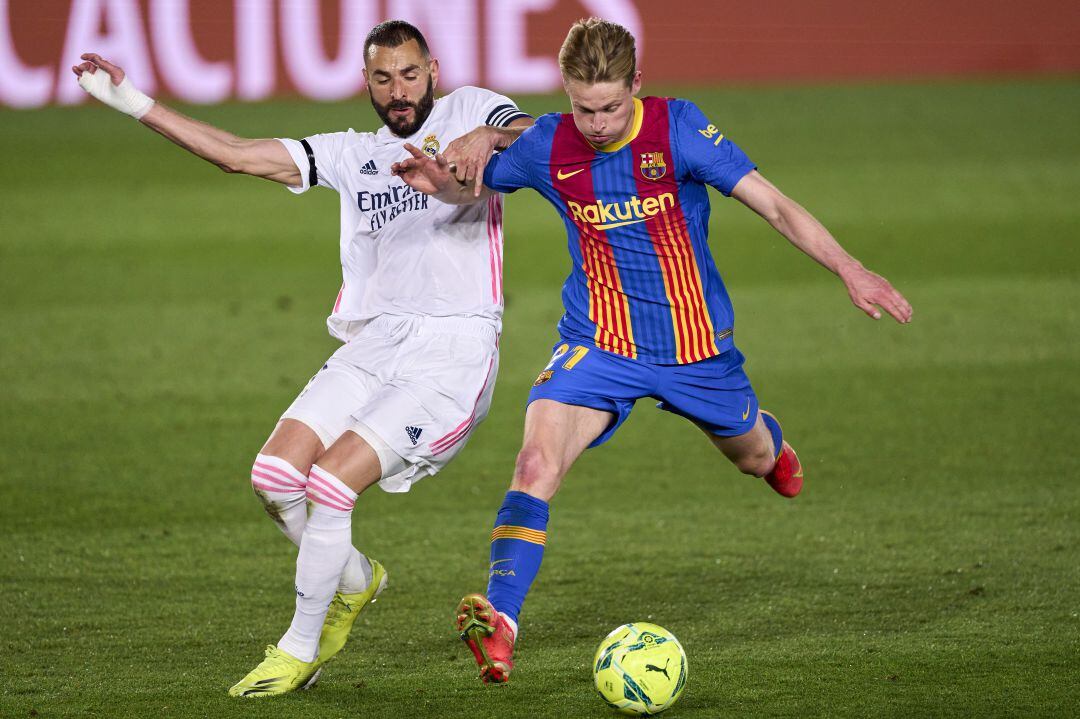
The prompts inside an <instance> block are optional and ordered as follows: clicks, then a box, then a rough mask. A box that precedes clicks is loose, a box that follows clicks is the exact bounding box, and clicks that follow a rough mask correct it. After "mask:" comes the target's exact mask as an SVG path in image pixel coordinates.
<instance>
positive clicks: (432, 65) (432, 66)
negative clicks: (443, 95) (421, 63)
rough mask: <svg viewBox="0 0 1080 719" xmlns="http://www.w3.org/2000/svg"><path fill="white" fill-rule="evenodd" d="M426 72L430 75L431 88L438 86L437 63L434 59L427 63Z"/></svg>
mask: <svg viewBox="0 0 1080 719" xmlns="http://www.w3.org/2000/svg"><path fill="white" fill-rule="evenodd" d="M428 72H430V73H431V88H432V89H435V88H436V87H438V86H439V61H438V60H437V59H435V58H431V62H429V63H428Z"/></svg>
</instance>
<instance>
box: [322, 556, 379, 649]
mask: <svg viewBox="0 0 1080 719" xmlns="http://www.w3.org/2000/svg"><path fill="white" fill-rule="evenodd" d="M368 561H370V562H371V584H369V585H368V588H367V589H365V590H364V591H362V592H358V593H356V594H342V593H341V592H335V593H334V598H333V600H332V601H331V602H330V608H329V609H327V610H326V620H325V621H324V622H323V628H322V634H321V635H319V656H318V658H317V659H316V660H315V667H316V668H317V669H321V668H322V666H323V665H325V664H326V663H327V662H329V661H330V660H331V659H333V658H334V656H335V655H336V654H337V653H338V652H340V651H341V648H342V647H344V646H345V642H346V641H348V639H349V632H351V631H352V628H353V623H355V622H356V618H357V617H358V616H360V610H362V609H363V608H364V607H366V606H367V605H368V604H370V603H371V602H374V601H375V598H376V597H378V596H379V594H380V593H381V592H382V590H383V589H385V588H386V570H385V569H384V568H383V565H381V564H379V563H378V562H376V561H375V560H374V559H369V560H368Z"/></svg>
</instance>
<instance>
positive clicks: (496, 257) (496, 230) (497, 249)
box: [487, 195, 502, 302]
mask: <svg viewBox="0 0 1080 719" xmlns="http://www.w3.org/2000/svg"><path fill="white" fill-rule="evenodd" d="M487 229H488V251H489V254H490V256H491V300H492V301H493V302H499V301H500V300H501V299H502V241H501V239H502V238H501V233H502V201H501V200H500V199H499V196H498V195H492V196H491V197H489V198H488V218H487Z"/></svg>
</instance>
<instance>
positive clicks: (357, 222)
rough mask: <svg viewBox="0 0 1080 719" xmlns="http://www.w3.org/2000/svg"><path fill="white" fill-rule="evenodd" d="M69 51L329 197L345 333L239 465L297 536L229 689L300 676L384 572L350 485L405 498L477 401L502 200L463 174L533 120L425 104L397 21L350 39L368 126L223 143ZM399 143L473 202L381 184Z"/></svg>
mask: <svg viewBox="0 0 1080 719" xmlns="http://www.w3.org/2000/svg"><path fill="white" fill-rule="evenodd" d="M82 59H83V60H84V61H85V62H83V63H81V64H80V65H76V66H74V67H73V68H72V69H73V71H74V72H75V74H76V75H77V76H78V77H79V84H80V85H81V86H82V87H83V88H84V89H85V90H86V91H87V92H89V93H90V94H91V95H93V96H94V97H96V98H98V99H99V100H101V101H102V102H104V103H106V104H108V105H110V106H112V107H114V108H116V109H118V110H121V111H122V112H126V113H127V114H129V115H132V116H133V117H135V118H137V119H139V120H140V121H141V122H142V123H143V124H144V125H147V126H148V127H150V128H151V129H153V130H155V131H157V132H159V133H161V134H162V135H164V136H165V137H167V138H168V139H170V140H172V141H173V142H175V143H176V144H178V145H180V146H181V147H184V148H185V149H187V150H189V151H191V152H193V153H194V154H196V155H198V156H199V157H202V158H204V159H206V160H209V161H210V162H212V163H214V164H216V165H218V166H219V167H221V168H222V169H223V170H225V171H226V172H239V173H244V174H249V175H255V176H257V177H263V178H266V179H269V180H273V181H275V182H279V183H282V184H284V185H286V186H287V187H288V189H289V190H290V191H292V192H294V193H303V192H306V191H307V190H308V189H309V188H311V187H314V186H316V185H321V186H325V187H329V188H331V189H333V190H336V191H337V192H338V193H339V194H340V196H341V241H340V245H341V267H342V276H343V283H342V285H341V289H340V291H339V292H338V295H337V298H336V300H335V302H334V305H333V311H332V312H331V314H330V317H329V318H328V320H327V325H328V326H329V329H330V333H331V334H332V335H333V336H334V337H336V338H337V339H339V340H341V341H342V342H343V343H344V344H343V345H342V347H340V348H339V349H338V350H337V351H336V352H335V353H334V354H333V355H332V356H331V357H330V358H329V359H328V360H327V361H326V363H325V364H324V365H323V367H322V369H320V370H319V371H318V372H317V373H316V374H315V376H314V377H313V378H312V379H311V381H310V382H309V383H308V385H307V387H306V388H305V389H304V390H303V391H302V392H301V393H300V395H299V396H298V397H297V398H296V400H295V401H294V402H293V404H292V405H291V406H290V407H289V408H288V409H287V410H286V411H285V413H284V414H283V415H282V417H281V420H280V421H279V422H278V425H277V427H276V428H275V429H274V432H273V433H272V434H271V436H270V438H269V439H268V440H267V442H266V444H265V445H264V446H263V448H262V451H261V452H260V453H259V454H258V455H257V457H256V459H255V463H254V466H253V467H252V472H251V483H252V486H253V487H254V489H255V492H256V494H257V495H258V496H259V498H260V499H261V501H262V502H263V503H264V505H265V507H266V510H267V513H268V514H269V515H270V516H271V517H272V518H273V519H274V521H275V522H276V523H277V524H278V526H279V527H280V528H281V529H282V531H283V532H284V533H285V534H286V535H287V536H288V537H289V539H291V540H292V541H293V542H294V543H295V544H297V545H298V546H299V552H298V554H297V562H296V586H295V590H296V612H295V614H294V616H293V620H292V624H291V625H290V627H289V629H288V631H287V632H286V633H285V635H284V636H283V637H282V638H281V640H280V641H279V642H278V644H277V645H276V646H275V645H271V646H270V647H268V648H267V650H266V654H265V658H264V660H263V661H262V662H261V663H260V664H259V665H258V666H257V667H256V668H255V669H254V670H253V671H251V672H250V673H249V674H248V675H247V676H245V677H244V678H243V679H241V680H240V681H239V682H238V683H237V684H236V685H235V686H233V687H232V688H231V689H230V690H229V693H230V694H232V695H233V696H248V697H255V696H271V695H276V694H283V693H286V692H289V691H293V690H295V689H299V688H303V687H307V686H310V685H311V684H313V683H314V682H315V681H316V679H317V678H318V676H319V674H320V672H321V671H322V667H323V666H324V665H325V664H326V663H327V662H328V661H330V659H332V658H333V657H334V655H336V654H337V653H338V652H339V651H340V650H341V648H342V647H343V646H344V644H345V641H346V639H347V638H348V634H349V631H350V630H351V628H352V625H353V623H354V622H355V620H356V617H357V615H358V614H359V612H360V610H361V609H362V608H363V607H364V606H365V605H366V604H367V603H368V602H370V601H372V600H373V599H374V598H375V596H376V595H378V593H379V592H380V591H382V589H383V587H385V586H386V571H385V569H384V568H383V567H382V565H380V564H379V563H378V562H377V561H375V560H371V559H368V558H367V557H365V556H364V555H363V554H361V553H360V552H359V551H358V550H357V549H355V548H354V547H353V546H352V520H351V515H352V510H353V506H354V504H355V502H356V498H357V496H358V494H359V493H360V492H362V491H363V490H364V489H366V488H368V487H370V486H371V485H373V484H375V483H378V484H379V485H380V486H381V487H382V488H383V489H384V490H386V491H388V492H407V491H408V490H409V487H410V486H411V485H412V484H413V483H414V482H416V481H418V480H419V479H421V478H423V477H425V476H428V475H431V474H435V473H436V472H438V471H439V470H440V469H442V467H444V466H445V465H446V463H447V462H449V461H450V460H451V459H452V458H453V457H454V456H455V455H456V454H457V453H458V452H459V451H461V449H462V447H463V446H464V445H465V443H466V442H467V441H468V438H469V436H470V435H471V433H472V431H473V429H474V428H475V427H476V425H477V424H478V423H479V422H480V421H481V420H483V418H484V417H485V416H486V414H487V412H488V408H489V406H490V404H491V397H492V391H493V389H494V384H495V375H496V373H497V371H498V365H499V355H498V343H499V332H500V329H501V319H502V310H503V298H502V204H501V197H500V196H498V195H492V196H488V195H487V194H485V195H484V196H483V197H480V184H479V183H480V182H481V181H482V177H483V168H484V166H485V165H486V164H487V160H488V159H489V158H490V157H491V154H492V153H493V152H494V151H496V150H498V149H504V148H506V147H508V146H509V144H510V143H512V142H513V141H514V139H516V138H517V136H518V135H519V134H520V133H521V131H522V130H523V129H524V128H525V127H528V126H529V125H531V124H532V118H531V117H529V116H528V115H527V114H525V113H523V112H521V111H520V110H519V109H518V108H517V106H516V105H515V104H514V103H513V102H512V101H511V100H509V99H508V98H506V97H503V96H502V95H498V94H496V93H493V92H490V91H488V90H483V89H480V88H474V87H466V88H461V89H458V90H455V91H454V92H452V93H450V94H449V95H446V96H445V97H442V98H440V99H438V100H436V99H435V97H434V89H435V86H436V85H437V83H438V77H439V66H438V61H437V60H435V59H433V58H432V57H431V56H430V53H429V52H428V47H427V43H426V42H425V40H424V37H423V35H422V34H421V33H420V32H419V30H417V29H416V28H415V27H413V26H412V25H409V24H408V23H405V22H402V21H397V20H392V21H388V22H384V23H382V24H380V25H378V26H376V27H375V28H374V29H372V31H371V32H370V33H369V34H368V37H367V39H366V41H365V45H364V59H365V62H364V64H365V70H364V77H365V79H366V80H367V82H368V88H369V91H370V93H371V102H372V105H373V106H374V107H375V110H376V112H377V113H378V115H379V117H380V118H381V119H382V121H383V123H384V126H383V127H382V128H380V129H379V130H378V131H377V132H374V133H369V132H362V133H358V132H354V131H353V130H348V131H347V132H336V133H329V134H320V135H313V136H310V137H307V138H305V139H302V140H299V141H297V140H290V139H282V140H273V139H265V140H249V139H244V138H239V137H236V136H235V135H232V134H230V133H228V132H225V131H223V130H219V129H217V128H214V127H211V126H210V125H206V124H204V123H201V122H198V121H196V120H193V119H191V118H189V117H186V116H184V115H181V114H180V113H178V112H176V111H174V110H171V109H169V108H167V107H165V106H164V105H162V104H160V103H156V102H154V101H153V100H152V99H150V98H149V97H147V96H146V95H144V94H142V93H140V92H139V91H138V90H136V89H135V88H134V87H133V86H132V83H131V81H130V80H128V79H126V78H125V76H124V72H123V70H122V69H121V68H120V67H118V66H116V65H114V64H112V63H109V62H108V61H106V60H104V59H102V58H101V57H99V56H97V55H94V54H86V55H83V56H82ZM99 70H100V71H99ZM478 125H480V126H481V127H480V128H479V129H477V130H473V128H476V127H477V126H478ZM406 142H408V143H410V144H411V145H413V146H415V147H420V148H422V150H423V151H424V152H426V153H429V154H430V155H431V156H435V155H436V154H437V153H443V154H445V155H446V156H448V157H449V158H450V159H451V160H455V172H456V174H457V177H458V179H459V180H460V181H462V182H468V183H473V184H475V186H476V193H477V197H478V198H479V199H478V201H477V202H475V203H473V204H469V205H448V204H443V203H441V202H439V201H437V200H434V199H432V198H430V197H428V196H427V195H424V194H422V193H419V192H416V191H414V190H413V189H412V188H410V187H409V186H408V185H406V184H405V183H404V182H403V181H402V180H400V179H399V178H397V177H393V176H392V175H391V174H390V166H391V165H392V164H393V163H394V162H397V161H399V160H401V159H403V158H405V157H408V156H409V154H408V152H407V151H406V150H405V149H404V145H405V143H406Z"/></svg>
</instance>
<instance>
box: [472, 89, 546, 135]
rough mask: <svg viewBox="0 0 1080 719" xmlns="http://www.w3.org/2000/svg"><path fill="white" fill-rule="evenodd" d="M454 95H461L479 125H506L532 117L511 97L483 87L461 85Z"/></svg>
mask: <svg viewBox="0 0 1080 719" xmlns="http://www.w3.org/2000/svg"><path fill="white" fill-rule="evenodd" d="M454 95H460V96H461V99H462V100H463V101H464V102H463V104H464V106H465V107H466V108H467V114H468V115H469V116H471V117H474V118H476V124H477V125H491V126H492V127H506V126H507V125H509V124H510V123H511V122H513V121H514V120H517V119H519V118H522V117H532V115H530V114H528V113H527V112H522V111H521V110H520V109H519V108H518V106H517V104H515V103H514V101H513V100H511V99H510V98H508V97H506V96H505V95H500V94H499V93H497V92H492V91H491V90H485V89H484V88H482V87H471V86H467V87H461V88H458V89H457V90H455V91H454Z"/></svg>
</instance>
